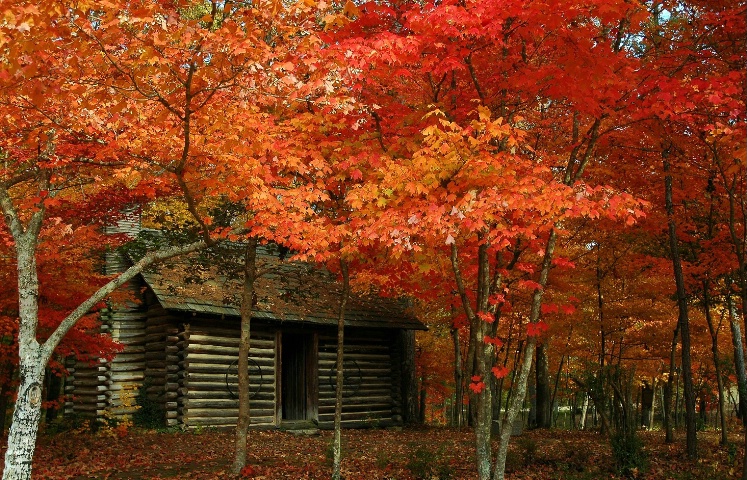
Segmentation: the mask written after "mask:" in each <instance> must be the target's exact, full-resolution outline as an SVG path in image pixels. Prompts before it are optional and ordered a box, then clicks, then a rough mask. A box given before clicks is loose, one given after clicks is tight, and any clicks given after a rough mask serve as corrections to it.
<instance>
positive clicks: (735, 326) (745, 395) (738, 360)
mask: <svg viewBox="0 0 747 480" xmlns="http://www.w3.org/2000/svg"><path fill="white" fill-rule="evenodd" d="M729 283H730V282H729ZM726 302H727V306H728V309H729V324H730V325H731V341H732V345H733V346H734V369H735V370H736V372H737V389H738V391H739V410H740V412H741V413H742V425H743V427H744V428H743V429H744V447H745V450H744V452H745V453H744V459H743V463H742V480H747V372H745V362H744V344H743V343H742V331H741V330H742V328H741V326H740V323H739V318H738V315H737V311H736V307H735V305H734V301H733V299H732V298H731V295H730V294H727V295H726Z"/></svg>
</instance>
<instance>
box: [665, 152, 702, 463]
mask: <svg viewBox="0 0 747 480" xmlns="http://www.w3.org/2000/svg"><path fill="white" fill-rule="evenodd" d="M669 170H670V167H669V162H668V161H667V160H666V158H665V159H664V171H665V172H667V174H666V177H665V179H664V186H665V202H666V209H667V217H668V218H667V223H668V226H669V248H670V251H671V254H672V265H673V267H674V281H675V284H676V286H677V307H678V311H679V316H678V322H679V325H680V335H681V338H682V380H683V385H684V390H685V428H686V431H687V437H686V438H687V456H688V457H689V458H691V459H694V458H697V456H698V437H697V423H696V417H695V390H694V387H693V374H692V362H691V359H690V350H691V348H690V319H689V317H688V311H687V294H686V292H685V277H684V275H683V273H682V260H681V258H680V249H679V242H678V240H677V226H676V225H675V222H674V204H673V202H672V175H671V174H669Z"/></svg>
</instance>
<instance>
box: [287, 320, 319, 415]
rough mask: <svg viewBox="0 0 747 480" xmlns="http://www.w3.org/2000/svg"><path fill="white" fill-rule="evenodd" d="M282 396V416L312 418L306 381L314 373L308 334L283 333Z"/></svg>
mask: <svg viewBox="0 0 747 480" xmlns="http://www.w3.org/2000/svg"><path fill="white" fill-rule="evenodd" d="M282 342H283V344H282V350H281V351H282V359H281V361H282V368H281V373H280V379H281V382H282V384H281V396H282V399H281V401H282V412H283V418H282V419H283V420H291V421H293V420H311V418H310V416H309V411H310V408H309V406H310V403H311V401H312V396H311V389H310V388H309V385H310V383H311V380H312V377H313V371H312V369H311V367H312V366H313V358H312V357H313V355H312V350H313V349H312V337H311V335H304V334H296V333H285V332H284V333H283V336H282Z"/></svg>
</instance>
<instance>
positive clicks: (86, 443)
mask: <svg viewBox="0 0 747 480" xmlns="http://www.w3.org/2000/svg"><path fill="white" fill-rule="evenodd" d="M641 435H642V438H643V440H644V444H645V451H646V456H647V458H648V468H647V469H646V470H645V471H641V472H637V471H634V472H632V478H638V479H645V480H666V479H675V478H710V479H711V480H716V479H728V478H738V476H739V473H740V462H741V458H742V448H741V446H737V445H738V444H737V442H738V441H739V439H738V438H737V436H734V437H733V438H732V441H733V442H734V443H733V444H732V445H731V446H726V447H721V446H719V445H718V437H717V435H716V433H715V432H703V433H701V434H700V438H699V440H700V444H699V445H700V447H699V448H700V452H701V455H700V459H699V460H698V461H695V462H691V461H688V460H687V459H686V456H685V453H684V439H682V440H681V441H680V440H678V442H677V443H675V444H670V445H667V444H665V443H664V437H663V434H662V433H661V432H641ZM331 440H332V434H331V432H322V433H321V434H320V435H317V436H302V435H294V434H291V433H286V432H280V431H252V432H250V434H249V445H250V446H249V452H248V462H247V463H248V465H247V468H245V469H244V470H243V471H242V474H241V475H233V474H231V473H230V468H231V463H232V452H233V441H234V435H233V433H232V432H230V431H212V430H203V431H201V432H155V431H140V430H133V431H131V432H129V434H128V435H126V436H124V437H122V438H115V437H112V436H102V435H95V434H90V433H76V434H69V433H61V434H55V435H45V434H42V435H40V437H39V442H38V446H37V450H36V455H35V457H34V477H35V478H44V479H50V480H62V479H75V480H82V479H110V480H114V479H119V480H121V479H149V480H162V479H176V478H190V479H196V480H201V479H202V480H213V479H216V480H220V479H224V480H239V479H250V478H251V479H257V480H262V479H266V480H269V479H328V478H329V477H330V473H331V458H330V455H331V454H330V453H329V452H331V448H330V444H331ZM3 450H4V446H3ZM343 451H344V459H343V467H342V473H343V477H344V478H345V479H346V480H359V479H360V480H363V479H366V480H394V479H397V480H415V479H428V480H432V479H441V478H453V479H465V480H468V479H474V478H476V473H475V467H474V446H473V433H472V432H471V431H470V430H468V429H463V430H461V431H460V430H456V429H449V428H435V427H434V428H430V427H429V428H414V429H405V430H379V429H370V430H347V431H345V432H344V433H343ZM613 463H614V462H613V458H612V453H611V450H610V447H609V442H608V441H607V439H606V438H605V437H603V436H601V435H599V434H597V433H593V432H569V431H560V430H534V431H527V432H524V434H523V435H521V436H518V437H514V438H513V439H512V442H511V447H510V449H509V456H508V461H507V473H508V475H507V477H508V478H509V479H513V480H519V479H521V480H532V479H537V480H539V479H543V480H544V479H558V480H561V479H565V480H575V479H587V480H588V479H597V478H610V479H613V478H624V477H622V476H620V475H616V474H615V471H614V466H613ZM628 478H631V477H628Z"/></svg>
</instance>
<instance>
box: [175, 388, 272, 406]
mask: <svg viewBox="0 0 747 480" xmlns="http://www.w3.org/2000/svg"><path fill="white" fill-rule="evenodd" d="M233 395H234V396H233V397H232V396H231V394H230V393H229V392H228V390H223V391H220V390H214V391H206V390H197V391H191V392H189V393H187V394H186V395H183V396H182V401H183V402H184V404H188V403H189V404H191V402H192V401H203V400H225V401H238V399H237V397H236V395H237V393H236V391H234V393H233ZM261 402H273V404H274V402H275V392H274V391H259V392H257V393H255V394H254V395H253V396H252V397H251V399H250V400H249V403H250V405H259V404H260V403H261Z"/></svg>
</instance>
